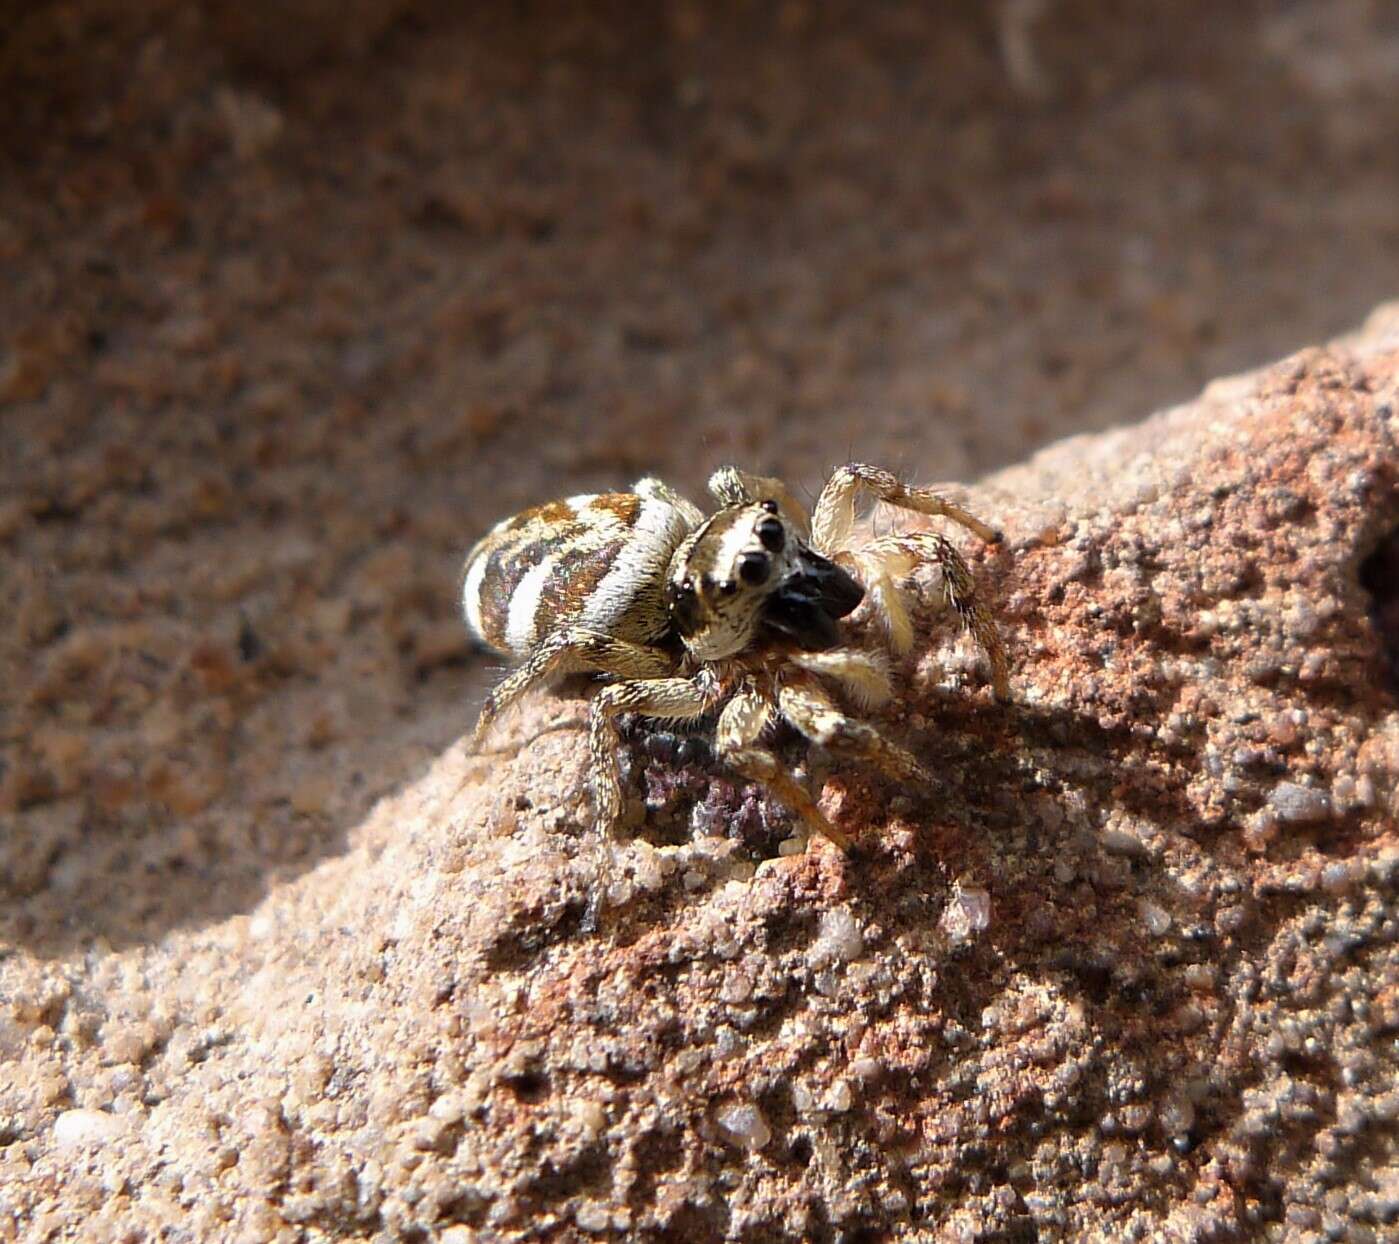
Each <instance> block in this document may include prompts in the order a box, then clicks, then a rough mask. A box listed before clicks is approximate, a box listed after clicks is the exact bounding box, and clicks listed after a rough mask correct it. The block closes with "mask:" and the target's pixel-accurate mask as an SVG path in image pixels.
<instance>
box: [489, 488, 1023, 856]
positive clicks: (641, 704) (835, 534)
mask: <svg viewBox="0 0 1399 1244" xmlns="http://www.w3.org/2000/svg"><path fill="white" fill-rule="evenodd" d="M862 486H863V487H865V488H868V489H870V490H871V491H872V492H873V493H874V495H875V497H876V499H878V500H880V501H883V502H886V503H888V504H890V505H895V506H899V507H902V508H904V509H909V510H914V511H916V512H918V513H922V514H928V515H934V516H942V517H946V518H950V519H952V520H953V521H955V522H958V523H960V524H962V525H963V526H964V527H967V528H969V529H970V530H972V531H974V532H976V533H977V534H978V535H979V536H981V537H982V538H983V539H987V540H994V539H997V538H998V537H997V536H996V533H995V532H993V531H992V530H991V529H990V528H988V527H986V526H985V525H984V524H983V523H981V522H979V521H978V520H977V519H975V518H973V517H972V516H971V515H970V514H968V513H967V512H966V511H965V510H963V509H961V508H960V507H958V506H956V505H954V504H952V503H951V502H950V501H948V500H946V499H945V498H943V497H941V496H939V495H938V494H937V493H934V492H929V491H927V490H925V489H915V488H907V487H905V486H904V485H902V484H900V483H899V481H898V480H897V479H896V478H895V477H894V476H892V475H890V474H889V473H888V472H887V471H881V470H879V469H878V468H875V467H869V466H864V465H861V464H859V463H850V464H849V465H847V466H843V467H841V468H840V469H839V470H837V471H836V472H835V473H834V474H832V476H831V478H830V479H829V480H828V481H827V483H826V487H825V488H824V489H823V490H822V492H821V495H820V497H819V499H818V500H817V502H816V508H815V511H814V512H813V514H812V515H811V516H810V517H808V515H807V512H806V510H805V508H804V507H803V506H802V505H801V504H800V503H799V502H797V501H796V500H795V499H794V498H793V496H792V495H791V493H790V492H789V490H788V489H787V487H786V486H785V485H784V484H782V483H781V481H779V480H775V479H769V478H766V477H763V476H757V475H749V474H747V473H745V472H742V471H739V470H737V469H735V468H733V467H724V468H721V469H720V470H719V471H716V472H715V474H714V475H713V476H712V477H711V479H710V482H709V488H710V491H711V492H712V493H713V494H714V497H715V499H716V500H717V501H718V502H719V504H720V508H719V509H718V510H717V511H716V512H715V513H714V514H712V515H711V516H709V517H708V518H706V517H705V516H704V515H703V514H702V513H701V512H700V510H699V509H697V508H696V507H695V506H694V505H692V504H690V502H688V501H686V500H684V499H683V498H682V497H680V496H679V495H677V494H676V493H674V492H673V491H672V490H671V489H669V488H668V487H666V485H664V484H662V483H661V482H660V481H658V480H654V479H643V480H641V481H640V482H639V483H637V485H636V488H635V491H634V492H631V493H604V494H601V495H589V496H578V497H570V498H568V499H567V500H566V501H556V502H553V503H551V504H549V505H543V506H538V507H536V508H535V509H532V510H526V511H525V512H524V513H522V514H519V515H517V516H515V517H514V518H511V519H507V520H506V521H504V522H502V523H499V524H497V526H496V527H495V528H494V529H493V530H492V531H491V532H490V533H489V534H488V535H487V536H486V537H485V538H484V539H482V540H481V541H480V542H479V543H478V544H477V545H476V547H475V548H473V549H472V551H471V553H470V554H469V555H468V556H467V560H466V567H465V570H464V572H463V585H462V605H463V609H464V611H465V614H466V619H467V623H468V625H469V626H470V627H471V629H472V631H473V632H474V633H475V634H476V635H477V637H478V638H480V639H481V640H482V641H483V642H485V643H486V644H488V645H490V646H491V647H494V648H497V649H499V650H500V651H502V652H505V653H507V654H508V655H511V656H514V657H516V658H518V659H520V661H521V665H520V666H519V668H518V669H516V670H515V671H514V672H513V673H511V674H510V675H509V676H508V677H507V678H505V680H504V681H502V682H501V683H500V684H499V686H497V687H496V688H495V690H494V691H492V692H491V694H490V696H489V697H488V698H487V701H486V704H485V707H484V708H483V709H482V712H481V718H480V721H479V722H478V723H477V726H476V732H475V735H474V738H473V741H477V742H479V740H480V739H481V738H482V736H483V735H484V734H485V732H486V730H487V729H488V728H489V727H490V724H491V722H492V721H493V720H494V719H495V718H496V716H497V715H498V714H499V713H500V711H501V710H502V709H503V708H505V707H506V705H508V704H510V703H511V702H512V701H514V700H515V699H517V698H518V697H519V696H520V695H522V694H523V693H524V692H525V691H526V690H528V689H529V688H530V687H532V686H534V685H535V684H537V683H539V682H541V681H544V680H546V679H549V678H551V677H553V676H555V675H558V674H563V673H567V672H570V671H580V670H592V671H596V672H598V673H600V674H604V675H607V676H610V678H611V679H612V680H613V681H610V682H608V683H607V685H605V686H604V687H602V689H601V690H600V691H599V692H598V694H597V695H596V696H595V697H594V699H593V702H592V707H591V710H590V717H589V721H590V726H589V741H590V747H591V750H592V764H593V792H594V797H595V799H596V803H597V809H598V813H599V816H600V818H601V819H602V820H603V821H604V823H606V824H608V825H610V824H611V823H612V822H614V821H615V820H616V819H617V816H618V815H619V813H620V811H621V788H620V785H619V782H618V779H617V767H616V756H615V753H616V749H617V734H616V728H615V726H614V724H613V719H614V718H615V717H616V715H617V714H618V713H623V712H636V713H640V714H642V715H644V716H647V717H656V718H662V719H671V720H687V719H693V718H697V717H702V716H704V715H705V714H706V713H709V712H711V711H712V710H715V709H722V711H721V712H720V714H719V721H718V726H717V730H716V735H717V739H716V741H717V744H718V748H719V752H720V754H721V755H722V756H723V757H724V759H725V760H726V761H727V762H728V764H729V765H730V766H731V767H733V768H734V769H736V770H737V771H738V772H740V773H742V774H744V775H745V776H748V777H750V778H753V779H755V780H758V781H761V782H763V783H765V784H766V785H768V786H769V787H771V788H773V789H774V790H775V791H776V792H777V794H779V795H780V796H781V797H782V798H783V799H784V800H785V801H786V802H787V803H789V804H790V805H791V806H792V807H793V808H794V809H795V811H796V812H797V813H798V814H799V815H800V816H801V817H802V819H803V821H804V822H805V823H806V825H807V826H808V828H809V829H811V830H815V831H816V832H819V833H821V834H824V835H825V836H826V837H828V838H830V839H831V840H832V841H834V842H836V843H837V844H839V845H841V846H846V845H848V842H847V840H846V838H845V835H844V834H842V833H841V832H840V831H839V830H837V829H836V828H835V827H834V826H833V825H831V824H830V823H829V822H828V821H827V819H826V818H825V816H824V815H823V814H822V813H821V811H820V810H819V809H818V808H817V806H816V805H815V803H814V802H813V801H812V799H811V797H810V795H809V794H807V792H806V791H805V790H804V789H803V788H802V787H801V786H799V785H798V784H797V783H796V782H795V781H793V779H792V778H791V777H790V776H789V775H788V774H787V772H786V771H785V770H784V769H783V768H782V767H781V766H780V765H779V764H778V762H777V759H776V757H774V756H773V754H772V753H771V752H770V751H769V750H767V749H766V748H764V747H763V746H762V745H761V743H762V735H763V734H764V732H765V731H767V730H768V728H769V727H770V726H771V725H773V724H774V723H775V721H776V719H777V718H778V717H782V718H785V719H786V720H787V721H789V722H790V723H791V724H792V725H793V726H795V727H796V728H797V729H798V730H799V731H801V733H802V734H804V735H806V736H807V738H809V739H811V740H812V741H813V742H816V743H819V744H822V745H824V746H826V747H832V748H837V749H840V750H844V751H847V752H850V753H852V754H854V755H857V756H860V757H862V758H864V759H866V760H868V761H870V762H871V763H873V764H875V765H877V766H878V767H879V768H881V769H882V770H884V771H885V772H886V773H889V774H891V775H893V776H895V777H899V778H902V779H905V780H923V778H924V776H925V775H924V774H923V772H922V770H921V769H920V767H919V765H918V763H917V761H916V760H915V759H914V758H913V757H912V756H911V755H910V754H909V753H908V752H907V751H905V750H904V749H903V748H902V747H900V746H899V745H898V744H896V743H893V742H891V741H890V740H888V739H886V738H885V737H884V736H883V735H882V734H880V733H879V732H878V731H877V730H875V729H874V727H872V726H870V725H868V724H866V723H865V722H863V721H860V720H859V719H858V718H855V717H851V716H848V715H847V714H845V713H844V712H842V711H841V709H840V708H838V707H837V705H836V702H835V700H834V699H833V698H832V696H831V694H830V692H829V691H828V690H827V688H826V685H825V684H828V683H834V684H837V685H838V686H840V687H842V688H843V689H844V691H845V692H846V694H847V696H848V697H849V698H850V699H852V700H854V701H855V702H856V703H857V704H858V705H859V706H860V707H870V706H874V705H877V704H880V703H882V702H883V701H885V700H887V699H888V698H889V696H890V694H891V691H890V686H889V676H888V672H887V665H886V663H885V661H884V659H883V657H882V656H881V655H879V654H876V653H872V652H868V651H865V650H862V649H859V648H854V647H849V646H845V645H844V644H843V643H842V634H841V628H840V625H839V624H840V620H841V619H842V618H844V617H846V615H848V614H849V613H851V612H852V611H853V610H854V609H855V608H856V606H858V605H859V604H860V602H861V600H862V599H863V598H864V597H865V596H866V595H867V594H868V595H869V597H870V599H871V604H872V606H873V608H874V611H875V613H876V614H877V615H878V616H879V617H880V619H881V620H882V622H883V624H884V627H885V630H886V632H887V634H888V637H889V642H890V646H891V647H892V648H893V649H894V651H895V652H898V653H902V652H905V651H907V650H908V648H909V647H910V646H911V645H912V642H913V632H912V626H911V624H910V622H909V617H908V611H907V609H906V607H905V605H904V603H903V599H902V597H901V595H900V594H899V592H898V590H897V588H896V587H895V581H896V580H897V579H898V578H900V577H902V576H903V575H905V574H906V573H908V572H909V571H910V570H911V569H912V568H913V567H914V566H915V565H916V564H918V563H919V562H923V561H933V562H935V563H936V564H937V565H938V566H939V567H940V568H941V570H942V573H943V583H944V588H945V590H946V593H947V596H948V599H949V600H950V601H951V603H952V604H953V605H954V606H955V608H956V609H957V611H958V613H959V615H960V616H961V619H962V621H963V624H964V625H965V626H966V627H967V628H968V629H969V630H970V631H971V632H972V633H973V634H974V635H975V637H976V638H977V640H978V641H979V642H980V644H981V646H982V647H983V648H984V649H985V651H986V654H987V656H988V657H989V658H990V661H991V670H992V679H993V683H994V686H995V690H996V693H997V694H998V695H1000V696H1004V695H1005V694H1006V663H1005V654H1004V651H1003V649H1002V647H1001V642H1000V637H999V635H998V633H997V631H996V628H995V624H994V623H993V622H992V620H991V616H990V614H989V613H988V612H987V610H986V608H985V606H984V605H983V604H982V603H981V602H980V601H979V600H978V599H977V597H976V593H975V584H974V581H973V579H972V576H971V572H970V570H969V569H968V567H967V564H966V562H965V561H964V560H963V558H962V556H961V554H959V553H958V552H957V550H956V549H955V548H953V546H952V545H951V544H950V543H949V542H948V541H947V540H946V539H944V538H943V537H942V536H940V535H937V534H935V533H933V532H928V531H920V532H910V533H906V534H901V535H890V536H882V537H879V538H877V539H874V540H871V541H869V542H868V543H866V544H864V545H862V546H861V547H859V548H849V547H847V545H848V542H849V539H850V536H851V532H852V527H853V523H854V503H855V494H856V492H857V491H858V489H859V488H860V487H862Z"/></svg>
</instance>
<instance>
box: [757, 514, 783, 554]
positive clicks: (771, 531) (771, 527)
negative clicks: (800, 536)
mask: <svg viewBox="0 0 1399 1244" xmlns="http://www.w3.org/2000/svg"><path fill="white" fill-rule="evenodd" d="M753 530H754V531H756V532H757V533H758V539H759V540H761V541H762V542H763V548H765V549H767V550H768V552H770V553H780V552H782V546H783V545H784V544H785V543H786V542H787V532H786V530H785V529H784V528H783V526H782V523H781V521H780V520H779V519H776V518H765V519H763V521H762V522H761V523H759V524H758V525H757V526H756V527H755V528H754V529H753Z"/></svg>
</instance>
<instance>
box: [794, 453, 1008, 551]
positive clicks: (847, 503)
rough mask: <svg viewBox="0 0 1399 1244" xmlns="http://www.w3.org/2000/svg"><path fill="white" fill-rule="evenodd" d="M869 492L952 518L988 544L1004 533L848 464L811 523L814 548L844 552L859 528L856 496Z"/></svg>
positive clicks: (923, 492) (936, 498) (890, 477)
mask: <svg viewBox="0 0 1399 1244" xmlns="http://www.w3.org/2000/svg"><path fill="white" fill-rule="evenodd" d="M861 488H868V489H869V490H870V492H872V493H873V494H874V497H875V500H877V501H883V502H884V503H885V504H887V505H895V506H898V507H899V508H900V509H903V510H912V511H913V512H914V513H917V514H927V515H929V516H930V517H932V518H950V519H951V520H952V521H953V522H954V523H960V524H961V525H962V526H963V527H965V528H966V529H967V530H968V531H970V532H973V533H974V534H976V535H977V536H979V537H980V538H981V539H983V540H985V541H986V542H987V543H988V544H995V543H996V542H997V541H998V540H1000V538H1001V533H1000V532H999V531H997V530H995V528H993V527H988V526H987V525H986V524H985V523H983V522H982V521H981V520H980V519H979V518H977V517H976V516H975V515H973V514H969V513H968V512H967V511H966V510H964V509H963V508H962V507H961V506H960V505H957V504H956V503H955V502H952V501H949V500H948V499H947V498H946V497H944V496H942V495H941V494H939V493H936V492H933V491H932V490H931V489H928V488H910V487H908V486H907V485H906V484H903V483H901V482H900V481H899V478H898V476H896V475H894V474H892V473H891V472H889V471H885V470H883V469H882V468H880V467H874V466H868V465H866V464H865V463H863V462H847V463H846V464H845V465H844V466H843V467H838V468H837V469H836V470H834V471H832V472H831V477H830V479H828V480H827V481H826V486H825V487H824V488H823V489H821V495H820V496H819V497H818V498H817V499H816V510H815V513H814V514H813V515H812V519H811V546H812V548H814V549H815V550H816V551H817V552H818V553H824V554H825V555H826V556H827V557H830V556H832V555H833V554H835V553H840V552H844V551H845V549H846V546H847V545H848V543H849V540H850V534H851V532H852V531H853V530H854V526H855V496H856V494H857V493H858V492H859V491H860V489H861Z"/></svg>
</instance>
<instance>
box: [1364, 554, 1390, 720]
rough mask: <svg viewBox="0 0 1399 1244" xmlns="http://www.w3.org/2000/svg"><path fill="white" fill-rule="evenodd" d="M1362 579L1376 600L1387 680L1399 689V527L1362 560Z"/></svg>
mask: <svg viewBox="0 0 1399 1244" xmlns="http://www.w3.org/2000/svg"><path fill="white" fill-rule="evenodd" d="M1360 582H1361V584H1362V585H1363V586H1364V588H1365V590H1366V591H1367V592H1369V593H1370V596H1371V598H1372V600H1373V607H1372V608H1373V614H1374V619H1375V629H1376V630H1378V631H1379V635H1380V644H1381V646H1382V647H1383V650H1384V660H1385V681H1386V684H1387V685H1388V687H1389V689H1390V690H1391V691H1393V692H1396V693H1399V528H1396V529H1395V530H1393V531H1391V532H1389V534H1388V535H1386V536H1385V537H1384V538H1383V539H1382V540H1381V541H1380V543H1379V547H1378V548H1376V549H1375V551H1374V552H1373V553H1371V554H1370V556H1369V557H1367V558H1366V559H1365V560H1364V562H1363V563H1361V566H1360Z"/></svg>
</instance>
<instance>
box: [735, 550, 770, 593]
mask: <svg viewBox="0 0 1399 1244" xmlns="http://www.w3.org/2000/svg"><path fill="white" fill-rule="evenodd" d="M771 570H772V558H770V557H769V556H768V555H767V554H766V553H744V554H743V555H742V556H741V557H740V558H739V559H738V577H739V578H740V579H742V580H743V581H744V582H745V583H747V584H748V585H749V586H750V587H756V586H757V585H758V584H759V583H762V582H764V581H765V580H766V579H767V577H768V574H769V572H770V571H771Z"/></svg>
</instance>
